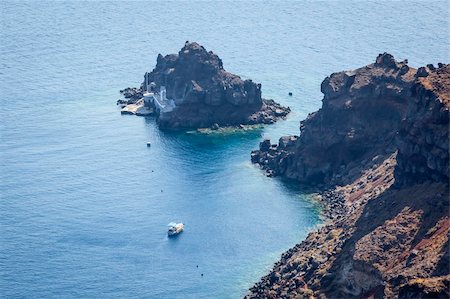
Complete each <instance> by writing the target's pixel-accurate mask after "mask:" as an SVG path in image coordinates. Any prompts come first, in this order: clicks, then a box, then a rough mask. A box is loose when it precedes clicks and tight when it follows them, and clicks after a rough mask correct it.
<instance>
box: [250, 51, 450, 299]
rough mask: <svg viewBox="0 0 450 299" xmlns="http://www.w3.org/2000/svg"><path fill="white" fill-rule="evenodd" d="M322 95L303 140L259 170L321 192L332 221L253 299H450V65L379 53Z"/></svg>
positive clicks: (272, 155)
mask: <svg viewBox="0 0 450 299" xmlns="http://www.w3.org/2000/svg"><path fill="white" fill-rule="evenodd" d="M322 92H323V93H324V100H323V107H322V109H320V110H319V111H318V112H316V113H313V114H311V115H310V116H309V117H308V118H307V120H306V121H303V122H302V124H301V134H300V136H299V137H297V136H292V137H283V138H281V139H280V140H279V143H278V144H275V145H272V144H271V143H270V141H269V140H265V141H263V142H261V144H260V149H259V150H258V151H254V152H253V153H252V161H253V162H254V163H258V164H260V165H261V166H262V168H264V169H265V170H266V172H267V173H268V175H275V176H276V175H279V176H285V177H289V178H292V179H296V180H297V181H299V182H301V183H303V184H313V185H315V186H316V187H317V186H319V187H318V188H319V191H320V190H321V191H322V192H321V194H322V195H321V197H319V198H321V200H322V202H323V203H324V205H325V207H326V211H327V212H328V216H329V217H328V219H329V220H328V221H327V222H326V223H325V225H324V226H322V227H321V228H319V229H318V230H317V231H315V232H312V233H310V234H309V235H308V237H307V238H306V240H305V241H304V242H302V243H301V244H298V245H296V246H295V247H294V248H292V249H290V250H289V251H288V252H286V253H285V254H283V255H282V258H281V260H280V261H279V262H277V263H276V264H275V265H274V267H273V269H272V271H271V272H270V273H269V274H268V275H267V276H265V277H263V278H262V279H261V281H260V282H258V283H257V284H255V286H254V287H252V288H251V289H250V292H249V294H248V295H247V296H246V298H312V297H314V298H315V297H317V298H448V297H449V295H450V294H449V288H448V286H449V232H450V217H449V214H448V211H449V160H448V159H449V148H448V144H449V108H450V105H449V96H450V65H444V64H439V66H438V68H436V67H434V66H432V65H428V66H427V67H424V68H419V69H418V70H415V69H413V68H410V67H408V65H407V63H406V61H405V62H397V61H395V60H394V59H393V57H392V56H391V55H389V54H386V53H385V54H380V55H379V56H378V57H377V59H376V62H375V63H374V64H371V65H368V66H366V67H363V68H360V69H357V70H355V71H351V72H341V73H336V74H333V75H331V76H330V77H328V78H326V79H325V80H324V82H323V83H322ZM324 188H325V189H326V190H327V191H326V192H324V191H323V190H324Z"/></svg>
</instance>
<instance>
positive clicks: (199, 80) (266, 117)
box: [129, 42, 290, 129]
mask: <svg viewBox="0 0 450 299" xmlns="http://www.w3.org/2000/svg"><path fill="white" fill-rule="evenodd" d="M140 91H141V92H142V93H143V94H142V96H143V97H144V99H145V101H146V105H147V106H149V107H151V108H154V109H155V112H156V114H157V116H158V117H157V121H158V124H159V126H160V128H163V129H179V128H206V127H211V126H213V125H214V126H215V127H216V126H238V125H252V124H271V123H274V122H276V121H277V120H278V119H280V118H284V117H286V115H287V114H288V113H289V112H290V109H289V108H286V107H283V106H281V105H280V104H278V103H276V102H275V101H273V100H265V99H263V98H261V84H256V83H254V82H253V81H252V80H242V79H241V78H240V77H239V76H237V75H234V74H231V73H229V72H227V71H225V69H224V68H223V63H222V60H221V59H220V58H219V57H218V56H217V55H216V54H214V53H213V52H211V51H209V52H208V51H207V50H206V49H205V48H204V47H203V46H201V45H199V44H197V43H195V42H194V43H189V42H186V44H185V45H184V47H183V48H182V49H181V50H180V51H179V52H178V54H170V55H166V56H163V55H161V54H159V55H158V58H157V62H156V67H155V68H154V69H153V71H152V72H150V73H146V74H145V80H144V83H143V84H142V85H141V88H140ZM129 93H130V96H133V97H134V96H135V94H136V93H133V91H130V92H129ZM146 94H151V96H146Z"/></svg>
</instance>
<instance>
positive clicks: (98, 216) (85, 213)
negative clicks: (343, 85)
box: [0, 1, 449, 298]
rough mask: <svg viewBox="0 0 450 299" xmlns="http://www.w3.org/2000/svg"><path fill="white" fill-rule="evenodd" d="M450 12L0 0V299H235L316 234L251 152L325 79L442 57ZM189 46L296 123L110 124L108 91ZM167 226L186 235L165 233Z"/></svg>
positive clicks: (116, 120)
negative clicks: (204, 127)
mask: <svg viewBox="0 0 450 299" xmlns="http://www.w3.org/2000/svg"><path fill="white" fill-rule="evenodd" d="M447 5H448V2H436V1H428V2H405V1H394V2H388V1H380V2H366V1H356V2H351V1H330V2H320V1H300V2H285V3H282V2H274V3H262V2H251V1H239V2H190V1H185V2H180V1H176V2H166V1H164V2H163V1H160V2H123V1H103V2H96V1H88V2H78V1H77V2H66V1H54V2H43V1H36V2H9V1H1V2H0V22H1V28H0V34H1V39H0V65H1V69H0V91H1V97H0V99H1V109H0V125H1V131H0V134H1V135H0V154H1V156H0V196H1V199H0V200H1V201H0V205H1V206H0V297H4V298H75V297H82V298H105V297H106V298H108V297H116V298H239V297H241V296H243V295H244V294H245V292H246V290H247V289H248V288H249V287H251V285H252V284H253V283H255V282H256V281H258V279H259V278H260V277H261V276H262V275H264V274H266V273H267V272H268V271H269V269H270V267H271V265H272V264H273V263H274V262H276V261H277V260H278V258H279V256H280V254H281V253H282V252H283V251H285V250H287V249H288V248H290V247H292V246H293V245H294V244H296V243H297V242H299V241H301V240H302V239H303V238H304V237H305V236H306V234H307V233H308V231H310V230H311V229H314V227H315V226H316V225H318V224H319V223H320V218H319V212H320V209H319V207H318V206H317V205H316V204H314V202H312V201H311V200H310V199H309V198H308V196H307V194H305V192H304V191H302V189H301V188H299V187H298V186H296V185H295V184H293V183H287V182H283V181H282V180H279V179H273V178H267V177H265V176H264V174H263V172H262V171H260V170H259V169H258V168H257V167H256V166H254V165H251V163H250V152H251V150H253V149H256V148H257V147H258V143H259V142H260V141H261V140H262V138H266V137H270V138H272V141H273V142H276V140H277V139H278V138H279V137H280V136H282V135H285V134H298V133H299V129H298V127H299V121H300V120H301V119H303V118H305V117H306V115H307V114H308V113H309V112H313V111H315V110H317V109H318V108H320V106H321V97H322V95H321V93H320V83H321V81H322V80H323V79H324V78H325V77H326V76H327V75H329V74H330V73H332V72H337V71H341V70H346V69H351V68H356V67H360V66H363V65H366V64H368V63H371V62H373V61H374V60H375V57H376V56H377V54H378V53H380V52H384V51H387V52H390V53H392V54H393V55H395V57H396V58H397V59H399V60H403V59H405V58H407V59H409V62H410V65H412V66H420V65H424V64H426V63H437V62H439V61H442V62H449V57H448V53H449V44H448V35H447V34H448V33H447V32H446V28H448V25H449V23H448V19H449V18H448V17H449V15H448V7H447ZM186 40H189V41H197V42H199V43H201V44H202V45H204V46H205V47H206V48H207V49H208V50H213V51H215V52H216V53H217V54H218V55H219V56H220V57H221V58H222V60H223V62H224V66H225V68H226V69H227V70H228V71H230V72H233V73H236V74H239V75H241V76H242V77H243V78H252V79H253V80H254V81H256V82H259V83H262V92H263V96H264V97H266V98H273V99H275V100H277V101H278V102H280V103H282V104H283V105H286V106H290V107H291V109H292V113H291V114H290V116H289V118H288V119H287V120H285V121H280V122H279V123H277V124H275V125H272V126H266V127H265V128H262V129H258V130H253V131H250V132H244V133H230V134H209V135H205V134H196V133H192V132H190V133H183V132H178V133H164V132H161V131H159V130H158V128H157V126H156V125H155V122H154V119H152V118H143V117H136V116H129V115H124V116H122V115H120V113H119V110H118V108H117V107H116V106H115V102H116V100H117V99H118V98H119V97H120V95H119V93H118V90H119V89H122V88H124V87H127V86H138V85H139V84H140V82H142V80H143V74H144V73H145V72H146V71H150V70H151V69H152V68H153V67H154V65H155V62H156V56H157V54H158V53H162V54H168V53H175V52H177V51H178V50H179V49H180V48H181V47H182V46H183V45H184V42H185V41H186ZM288 92H292V93H293V96H288ZM147 142H151V144H152V146H151V147H150V148H148V147H147V146H146V143H147ZM171 221H182V222H184V223H185V228H186V229H185V232H183V233H182V234H181V235H179V236H178V237H177V238H171V239H169V238H167V227H166V225H167V223H169V222H171ZM202 274H203V275H202Z"/></svg>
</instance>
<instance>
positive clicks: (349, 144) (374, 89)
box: [252, 53, 416, 184]
mask: <svg viewBox="0 0 450 299" xmlns="http://www.w3.org/2000/svg"><path fill="white" fill-rule="evenodd" d="M415 72H416V70H414V69H412V68H409V67H408V65H407V64H406V62H396V61H395V60H394V58H393V57H392V56H391V55H389V54H386V53H385V54H383V55H380V56H379V57H377V60H376V62H375V63H374V64H371V65H368V66H365V67H362V68H359V69H357V70H354V71H346V72H339V73H334V74H332V75H331V76H330V77H327V78H325V80H324V81H323V82H322V86H321V90H322V92H323V94H324V98H323V105H322V108H321V109H320V110H319V111H317V112H314V113H311V114H310V115H309V116H308V117H307V118H306V120H304V121H302V122H301V125H300V131H301V134H300V137H299V138H296V137H292V138H296V141H295V142H293V143H291V144H289V145H288V146H285V145H284V144H282V142H281V141H282V140H280V142H279V144H278V146H276V145H273V146H272V147H271V151H270V152H267V151H264V150H263V149H260V150H259V151H254V152H253V153H252V161H253V162H255V163H258V164H259V165H261V166H262V167H263V168H265V169H267V170H268V172H269V174H270V175H280V176H285V177H288V178H291V179H295V180H297V181H300V182H302V183H307V184H312V183H314V184H324V183H327V184H343V183H346V182H349V181H351V180H352V179H355V178H356V177H357V176H358V175H359V174H360V172H359V169H360V166H361V164H370V163H371V159H372V158H373V157H375V156H377V155H381V156H389V155H390V154H392V153H393V152H394V151H395V150H396V149H395V147H393V146H392V141H393V140H394V139H395V138H396V135H397V131H398V130H399V128H400V124H401V121H402V119H403V118H404V117H405V115H406V110H407V105H408V100H409V98H410V90H411V87H412V85H413V83H414V81H415V77H414V75H415Z"/></svg>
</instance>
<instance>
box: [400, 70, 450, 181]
mask: <svg viewBox="0 0 450 299" xmlns="http://www.w3.org/2000/svg"><path fill="white" fill-rule="evenodd" d="M426 72H427V74H428V75H427V76H426V77H418V79H417V80H416V81H415V84H414V86H413V87H412V90H411V93H412V94H411V98H412V100H413V101H414V103H411V104H410V105H409V106H408V112H407V115H406V117H405V118H404V119H403V121H402V125H401V128H400V132H399V133H400V136H399V138H398V143H397V146H398V167H397V175H396V176H397V178H398V182H399V183H400V182H401V183H409V184H411V183H415V182H419V181H420V182H423V181H427V180H432V181H448V179H449V177H450V172H449V171H450V170H449V160H448V159H449V154H448V153H449V129H448V126H449V107H450V103H449V97H450V65H448V64H447V65H442V66H441V67H440V68H438V69H434V70H430V69H428V68H426Z"/></svg>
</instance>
